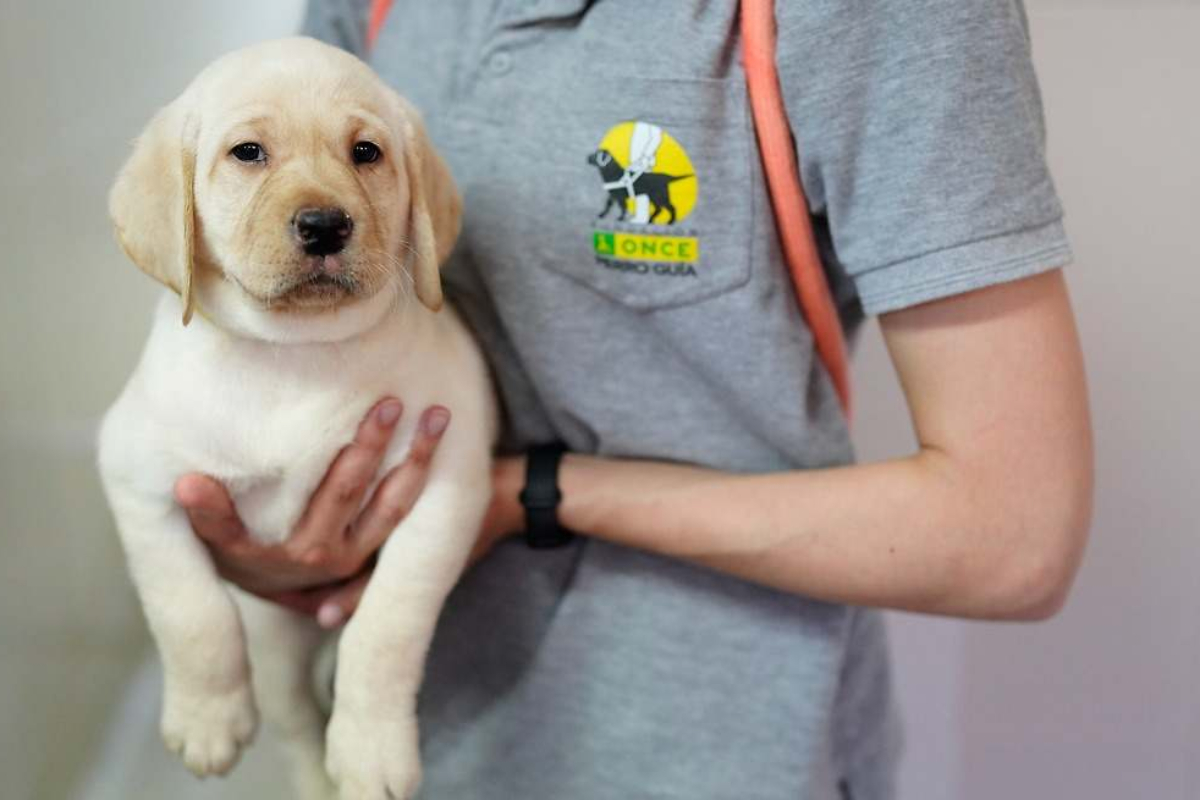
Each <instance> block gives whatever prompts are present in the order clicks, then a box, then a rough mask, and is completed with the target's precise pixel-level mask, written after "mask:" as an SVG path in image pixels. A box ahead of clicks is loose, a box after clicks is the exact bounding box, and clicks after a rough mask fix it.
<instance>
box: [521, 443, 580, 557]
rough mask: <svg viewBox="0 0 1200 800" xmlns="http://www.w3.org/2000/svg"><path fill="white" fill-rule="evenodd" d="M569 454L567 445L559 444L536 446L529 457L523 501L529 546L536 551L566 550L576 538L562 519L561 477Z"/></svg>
mask: <svg viewBox="0 0 1200 800" xmlns="http://www.w3.org/2000/svg"><path fill="white" fill-rule="evenodd" d="M565 453H566V448H565V446H564V445H563V444H562V443H560V442H555V443H551V444H544V445H539V446H537V447H533V448H531V449H530V450H529V451H528V453H526V456H525V480H524V485H523V487H522V488H521V493H520V501H521V506H522V508H523V510H524V512H525V513H524V525H523V530H524V533H525V537H524V538H525V544H526V545H527V546H528V547H530V548H532V549H534V550H546V549H553V548H557V547H562V546H564V545H566V544H569V543H570V542H571V540H572V539H573V538H574V533H573V532H571V531H570V530H568V529H567V528H566V527H564V526H563V525H562V524H561V522H560V520H559V506H560V504H561V502H562V491H561V489H560V487H559V477H558V475H559V465H560V463H561V461H562V458H563V456H564V454H565Z"/></svg>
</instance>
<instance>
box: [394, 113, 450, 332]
mask: <svg viewBox="0 0 1200 800" xmlns="http://www.w3.org/2000/svg"><path fill="white" fill-rule="evenodd" d="M400 108H401V112H402V115H403V118H404V120H405V126H404V129H405V133H406V136H405V150H404V159H405V172H406V173H407V176H408V196H409V210H408V239H409V244H410V245H411V247H412V249H411V250H410V251H409V254H410V256H411V258H412V276H413V283H414V284H415V286H416V290H417V297H418V298H419V299H420V300H421V302H422V303H423V304H424V305H425V306H426V307H427V308H429V309H431V310H433V311H437V310H438V309H440V308H441V307H442V281H441V277H440V276H439V274H438V268H439V267H440V266H441V265H442V264H443V263H444V262H445V261H446V259H447V258H449V257H450V251H451V250H453V249H454V242H455V240H456V239H458V231H459V226H460V225H461V223H462V200H461V199H460V198H459V195H458V187H457V186H455V184H454V178H453V177H451V175H450V169H449V168H448V167H447V166H446V162H444V161H442V158H441V156H439V155H438V154H437V151H435V150H434V149H433V146H432V145H431V144H430V143H429V135H428V134H427V133H426V132H425V125H424V123H423V122H422V121H421V116H420V114H419V113H418V112H417V110H416V109H415V108H413V107H412V105H410V104H409V103H408V102H407V101H405V100H403V99H402V98H400Z"/></svg>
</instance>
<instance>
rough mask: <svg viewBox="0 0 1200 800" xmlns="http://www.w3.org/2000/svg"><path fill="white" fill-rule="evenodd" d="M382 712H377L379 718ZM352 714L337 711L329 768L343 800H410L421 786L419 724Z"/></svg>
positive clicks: (328, 736) (406, 719) (332, 725)
mask: <svg viewBox="0 0 1200 800" xmlns="http://www.w3.org/2000/svg"><path fill="white" fill-rule="evenodd" d="M377 713H378V712H376V714H377ZM402 716H403V718H400V719H388V720H384V719H380V718H379V717H378V716H377V715H376V716H372V714H371V713H370V712H368V713H367V714H353V713H348V712H345V711H339V710H338V709H337V706H336V705H335V707H334V712H333V718H332V719H331V720H330V721H329V729H328V733H327V734H326V739H327V747H326V755H325V768H326V770H328V772H329V774H330V776H331V777H332V778H333V780H334V782H335V783H337V785H338V793H339V797H341V800H409V798H411V797H412V796H413V795H414V794H416V791H417V787H418V786H419V785H420V784H421V754H420V747H419V743H418V738H417V721H416V718H415V717H413V716H412V715H411V714H409V715H402Z"/></svg>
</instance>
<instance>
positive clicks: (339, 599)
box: [316, 571, 371, 629]
mask: <svg viewBox="0 0 1200 800" xmlns="http://www.w3.org/2000/svg"><path fill="white" fill-rule="evenodd" d="M370 579H371V572H369V571H368V572H363V573H361V574H359V575H357V576H355V577H354V578H351V579H350V580H348V581H346V582H345V583H343V584H341V585H339V586H338V587H337V588H335V589H334V590H333V591H332V592H330V593H329V594H327V595H326V596H325V599H324V600H323V601H321V603H320V605H319V606H318V608H317V612H316V613H317V624H318V625H320V626H321V627H322V628H325V629H330V628H336V627H338V626H339V625H341V624H342V623H343V622H345V621H346V620H348V619H350V616H351V615H352V614H353V613H354V610H355V609H356V608H358V601H359V600H361V599H362V595H363V592H364V591H366V589H367V581H369V580H370Z"/></svg>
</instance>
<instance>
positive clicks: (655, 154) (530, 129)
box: [496, 75, 756, 311]
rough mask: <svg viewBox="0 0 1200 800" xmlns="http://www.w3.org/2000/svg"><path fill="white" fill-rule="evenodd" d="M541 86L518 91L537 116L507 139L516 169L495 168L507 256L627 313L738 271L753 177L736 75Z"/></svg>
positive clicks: (745, 263) (729, 285)
mask: <svg viewBox="0 0 1200 800" xmlns="http://www.w3.org/2000/svg"><path fill="white" fill-rule="evenodd" d="M552 94H553V96H552V97H546V96H543V97H539V98H531V103H532V104H534V105H536V106H538V108H536V110H535V109H533V108H531V109H528V112H527V113H530V115H531V116H532V115H534V114H536V115H537V116H538V117H539V118H540V119H541V120H542V122H541V123H540V124H538V125H536V126H534V125H528V126H524V128H523V136H522V137H521V139H522V141H520V142H513V143H512V145H513V151H514V152H515V153H516V154H517V158H516V161H517V162H518V163H521V164H522V165H523V167H522V168H521V169H522V172H521V173H520V174H509V172H508V168H506V167H503V166H502V167H500V169H501V170H503V180H504V182H505V184H506V185H508V186H510V187H512V190H513V194H512V195H511V196H510V197H509V198H508V199H509V201H510V202H515V203H516V206H517V207H516V209H513V208H510V209H509V210H508V213H507V214H506V215H505V216H506V217H508V219H510V220H515V218H516V217H520V218H521V220H522V221H521V222H519V223H517V225H516V226H515V227H516V228H517V229H518V230H520V229H524V230H523V233H524V235H523V236H521V237H520V241H521V243H522V245H521V252H517V251H516V250H515V249H514V250H513V251H512V252H510V253H507V254H506V255H508V256H509V259H506V260H509V263H510V264H514V266H515V267H516V268H518V269H520V270H521V271H522V272H528V271H531V270H530V267H536V268H537V269H542V270H550V271H552V272H555V273H558V274H560V275H563V276H566V277H567V278H570V279H571V280H572V281H575V282H577V283H579V284H582V285H583V286H585V287H587V288H588V289H590V290H592V291H595V292H598V293H599V294H601V295H603V296H605V297H607V298H609V299H611V300H613V301H616V302H618V303H621V304H623V305H625V306H628V307H630V308H633V309H635V310H639V311H651V310H656V309H662V308H671V307H677V306H681V305H686V304H689V303H694V302H698V301H701V300H706V299H709V298H712V297H715V296H717V295H720V294H723V293H725V292H728V291H730V290H732V289H735V288H737V287H739V286H742V285H744V284H745V283H746V282H747V281H749V279H750V271H751V255H750V253H751V247H750V236H751V231H752V230H753V223H754V220H753V217H754V205H755V203H756V192H755V187H754V186H753V185H752V183H753V181H754V180H755V177H754V176H755V174H756V173H755V170H753V169H752V168H751V159H752V158H753V157H754V151H753V148H752V140H751V136H752V135H753V134H752V130H751V127H750V121H749V115H748V108H747V101H746V94H745V88H744V85H743V83H742V82H740V81H726V80H691V79H685V80H678V79H653V78H632V77H624V76H621V75H604V76H599V75H589V76H587V77H585V78H582V79H578V80H566V79H564V81H563V89H562V90H561V91H558V92H554V93H552ZM514 113H521V112H520V110H519V109H514ZM496 177H501V175H499V174H498V175H497V176H496ZM518 209H519V211H518ZM514 212H517V213H514ZM506 244H510V245H511V242H510V243H506ZM501 249H503V250H508V249H510V248H509V247H504V246H501ZM532 271H534V272H536V270H532Z"/></svg>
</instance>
